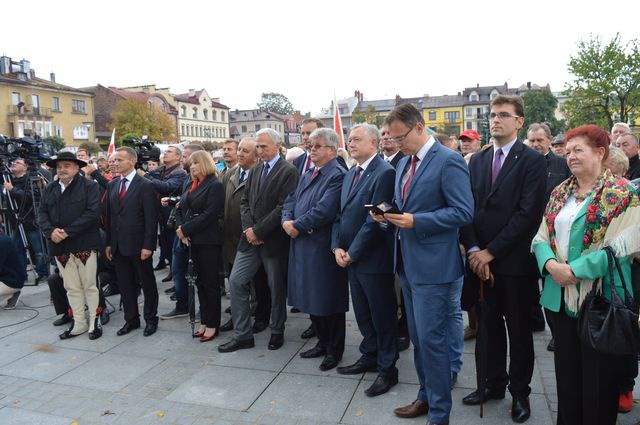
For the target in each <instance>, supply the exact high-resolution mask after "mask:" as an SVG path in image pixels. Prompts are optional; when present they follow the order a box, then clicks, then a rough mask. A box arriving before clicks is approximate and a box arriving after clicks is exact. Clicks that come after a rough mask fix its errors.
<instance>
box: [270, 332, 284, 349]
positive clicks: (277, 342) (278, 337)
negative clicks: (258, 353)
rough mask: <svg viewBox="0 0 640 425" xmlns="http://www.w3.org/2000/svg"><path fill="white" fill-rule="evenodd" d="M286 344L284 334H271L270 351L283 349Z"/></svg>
mask: <svg viewBox="0 0 640 425" xmlns="http://www.w3.org/2000/svg"><path fill="white" fill-rule="evenodd" d="M283 344H284V335H282V334H271V338H269V347H268V348H269V350H277V349H278V348H280V347H282V345H283Z"/></svg>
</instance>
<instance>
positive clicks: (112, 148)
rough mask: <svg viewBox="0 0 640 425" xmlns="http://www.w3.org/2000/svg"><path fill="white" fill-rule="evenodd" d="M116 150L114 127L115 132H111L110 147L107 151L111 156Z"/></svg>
mask: <svg viewBox="0 0 640 425" xmlns="http://www.w3.org/2000/svg"><path fill="white" fill-rule="evenodd" d="M115 151H116V129H115V128H114V129H113V132H112V133H111V142H109V149H108V150H107V153H108V154H109V156H111V154H112V153H114V152H115Z"/></svg>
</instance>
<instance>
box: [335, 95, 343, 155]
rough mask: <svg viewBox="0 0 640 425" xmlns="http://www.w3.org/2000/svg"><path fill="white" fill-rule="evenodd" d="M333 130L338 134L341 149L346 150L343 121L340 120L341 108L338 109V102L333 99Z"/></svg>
mask: <svg viewBox="0 0 640 425" xmlns="http://www.w3.org/2000/svg"><path fill="white" fill-rule="evenodd" d="M333 129H334V130H335V131H336V133H338V140H339V141H340V142H339V143H338V147H339V148H343V149H344V135H343V134H342V119H340V108H338V102H337V101H336V100H335V98H334V99H333Z"/></svg>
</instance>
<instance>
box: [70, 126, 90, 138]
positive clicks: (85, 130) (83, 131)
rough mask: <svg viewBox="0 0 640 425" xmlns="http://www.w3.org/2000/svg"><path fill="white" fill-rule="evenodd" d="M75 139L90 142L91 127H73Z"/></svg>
mask: <svg viewBox="0 0 640 425" xmlns="http://www.w3.org/2000/svg"><path fill="white" fill-rule="evenodd" d="M73 138H74V139H81V140H88V139H89V127H87V126H85V125H79V126H77V127H73Z"/></svg>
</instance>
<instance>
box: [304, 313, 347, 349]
mask: <svg viewBox="0 0 640 425" xmlns="http://www.w3.org/2000/svg"><path fill="white" fill-rule="evenodd" d="M345 316H346V315H345V313H334V314H332V315H330V316H314V315H313V314H311V315H310V317H311V323H313V326H314V327H315V329H316V334H317V335H318V347H322V348H325V349H326V350H327V354H332V355H334V356H336V357H337V358H338V359H341V358H342V353H344V338H345V326H346V317H345Z"/></svg>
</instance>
